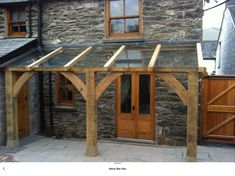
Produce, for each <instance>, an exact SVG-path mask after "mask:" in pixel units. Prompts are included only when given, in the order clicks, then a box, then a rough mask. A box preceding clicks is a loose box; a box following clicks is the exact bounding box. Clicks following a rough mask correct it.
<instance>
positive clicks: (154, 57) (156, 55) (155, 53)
mask: <svg viewBox="0 0 235 176" xmlns="http://www.w3.org/2000/svg"><path fill="white" fill-rule="evenodd" d="M160 49H161V44H159V45H157V46H156V48H155V51H154V53H153V55H152V58H151V60H150V61H149V64H148V68H150V69H153V68H154V66H155V63H156V61H157V57H158V55H159V53H160Z"/></svg>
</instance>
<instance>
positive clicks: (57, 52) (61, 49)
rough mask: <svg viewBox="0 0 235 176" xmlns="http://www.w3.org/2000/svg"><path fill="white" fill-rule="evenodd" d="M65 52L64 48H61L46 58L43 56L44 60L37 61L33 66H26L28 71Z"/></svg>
mask: <svg viewBox="0 0 235 176" xmlns="http://www.w3.org/2000/svg"><path fill="white" fill-rule="evenodd" d="M62 51H63V48H62V47H60V48H58V49H56V50H54V51H52V52H50V53H49V54H47V55H46V56H43V57H42V58H40V59H38V60H36V61H35V62H33V63H32V64H30V65H28V66H26V68H27V70H31V69H32V67H36V66H38V65H40V64H42V63H43V62H45V61H47V60H49V59H50V58H52V57H53V56H56V55H57V54H59V53H60V52H62Z"/></svg>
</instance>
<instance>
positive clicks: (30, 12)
mask: <svg viewBox="0 0 235 176" xmlns="http://www.w3.org/2000/svg"><path fill="white" fill-rule="evenodd" d="M31 3H32V2H31V1H29V36H28V37H29V38H31V37H32V4H31Z"/></svg>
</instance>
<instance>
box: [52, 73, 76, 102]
mask: <svg viewBox="0 0 235 176" xmlns="http://www.w3.org/2000/svg"><path fill="white" fill-rule="evenodd" d="M61 76H63V75H62V74H61V73H57V74H56V99H57V103H56V104H57V106H70V107H71V106H74V86H73V84H72V83H71V85H72V100H63V99H62V97H61V87H62V86H61ZM65 80H66V81H69V80H68V79H67V78H66V77H65Z"/></svg>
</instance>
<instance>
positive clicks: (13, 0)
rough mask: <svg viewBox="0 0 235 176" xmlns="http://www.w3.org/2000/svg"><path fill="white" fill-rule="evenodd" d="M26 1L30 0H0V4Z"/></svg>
mask: <svg viewBox="0 0 235 176" xmlns="http://www.w3.org/2000/svg"><path fill="white" fill-rule="evenodd" d="M28 1H30V0H0V4H6V3H18V2H28Z"/></svg>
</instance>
